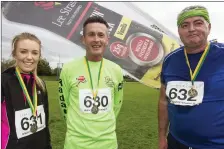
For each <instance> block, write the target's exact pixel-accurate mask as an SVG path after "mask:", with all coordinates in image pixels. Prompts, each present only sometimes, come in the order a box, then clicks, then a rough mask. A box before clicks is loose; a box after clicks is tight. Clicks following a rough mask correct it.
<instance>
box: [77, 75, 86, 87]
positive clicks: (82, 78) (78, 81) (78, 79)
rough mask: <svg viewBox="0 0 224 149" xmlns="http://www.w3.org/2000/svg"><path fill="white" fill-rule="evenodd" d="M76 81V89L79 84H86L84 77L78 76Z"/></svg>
mask: <svg viewBox="0 0 224 149" xmlns="http://www.w3.org/2000/svg"><path fill="white" fill-rule="evenodd" d="M76 80H77V82H76V87H78V86H79V84H80V83H86V78H85V77H84V76H79V77H78V78H76Z"/></svg>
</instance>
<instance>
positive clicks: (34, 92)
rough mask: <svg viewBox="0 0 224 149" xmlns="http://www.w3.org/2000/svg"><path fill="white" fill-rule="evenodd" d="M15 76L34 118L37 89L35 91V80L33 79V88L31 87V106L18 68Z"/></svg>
mask: <svg viewBox="0 0 224 149" xmlns="http://www.w3.org/2000/svg"><path fill="white" fill-rule="evenodd" d="M16 76H17V78H18V80H19V84H20V86H21V87H22V90H23V93H24V95H25V96H26V99H27V101H28V104H29V106H30V109H31V111H32V114H33V116H36V111H37V89H36V83H35V80H36V79H35V78H34V87H33V100H34V104H32V101H31V98H30V96H29V93H28V91H27V88H26V85H25V84H24V81H23V79H22V76H21V74H20V71H19V68H18V67H16Z"/></svg>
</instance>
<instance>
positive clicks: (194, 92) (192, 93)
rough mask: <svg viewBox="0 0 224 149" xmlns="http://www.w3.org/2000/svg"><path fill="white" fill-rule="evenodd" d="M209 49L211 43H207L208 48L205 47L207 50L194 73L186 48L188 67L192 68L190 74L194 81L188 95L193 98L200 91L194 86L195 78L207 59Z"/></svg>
mask: <svg viewBox="0 0 224 149" xmlns="http://www.w3.org/2000/svg"><path fill="white" fill-rule="evenodd" d="M209 49H210V43H208V44H207V46H206V48H205V50H204V52H203V54H202V56H201V58H200V60H199V62H198V64H197V66H196V68H195V70H194V73H192V70H191V67H190V63H189V60H188V56H187V52H186V49H184V55H185V59H186V63H187V66H188V68H189V70H190V76H191V82H192V86H191V89H190V90H189V91H188V95H189V96H190V97H192V98H193V97H197V96H198V91H197V89H196V88H195V86H194V81H195V79H196V77H197V75H198V73H199V71H200V69H201V67H202V65H203V63H204V61H205V58H206V57H207V55H208V52H209Z"/></svg>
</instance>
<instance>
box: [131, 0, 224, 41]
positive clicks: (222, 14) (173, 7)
mask: <svg viewBox="0 0 224 149" xmlns="http://www.w3.org/2000/svg"><path fill="white" fill-rule="evenodd" d="M132 3H133V4H135V5H136V6H138V7H139V8H141V10H143V11H144V12H146V13H148V14H149V15H151V16H152V17H153V18H155V19H156V20H157V21H158V22H160V23H161V24H163V25H164V26H166V28H168V29H169V30H171V31H172V32H173V33H174V34H176V35H178V34H177V26H176V18H177V15H178V13H179V12H180V11H181V10H182V9H184V8H185V7H187V6H190V5H198V4H199V5H202V6H205V7H206V8H207V9H208V11H209V15H210V20H211V25H212V29H211V33H210V35H209V39H218V41H219V42H222V43H224V2H132Z"/></svg>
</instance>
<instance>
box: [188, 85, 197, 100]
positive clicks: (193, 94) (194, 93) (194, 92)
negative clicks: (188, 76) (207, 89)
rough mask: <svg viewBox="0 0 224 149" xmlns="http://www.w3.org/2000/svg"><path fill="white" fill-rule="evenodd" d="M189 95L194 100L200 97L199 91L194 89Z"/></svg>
mask: <svg viewBox="0 0 224 149" xmlns="http://www.w3.org/2000/svg"><path fill="white" fill-rule="evenodd" d="M188 95H189V96H190V97H192V98H194V97H196V96H198V91H197V90H196V89H194V88H193V87H192V88H191V89H190V90H189V91H188Z"/></svg>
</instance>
